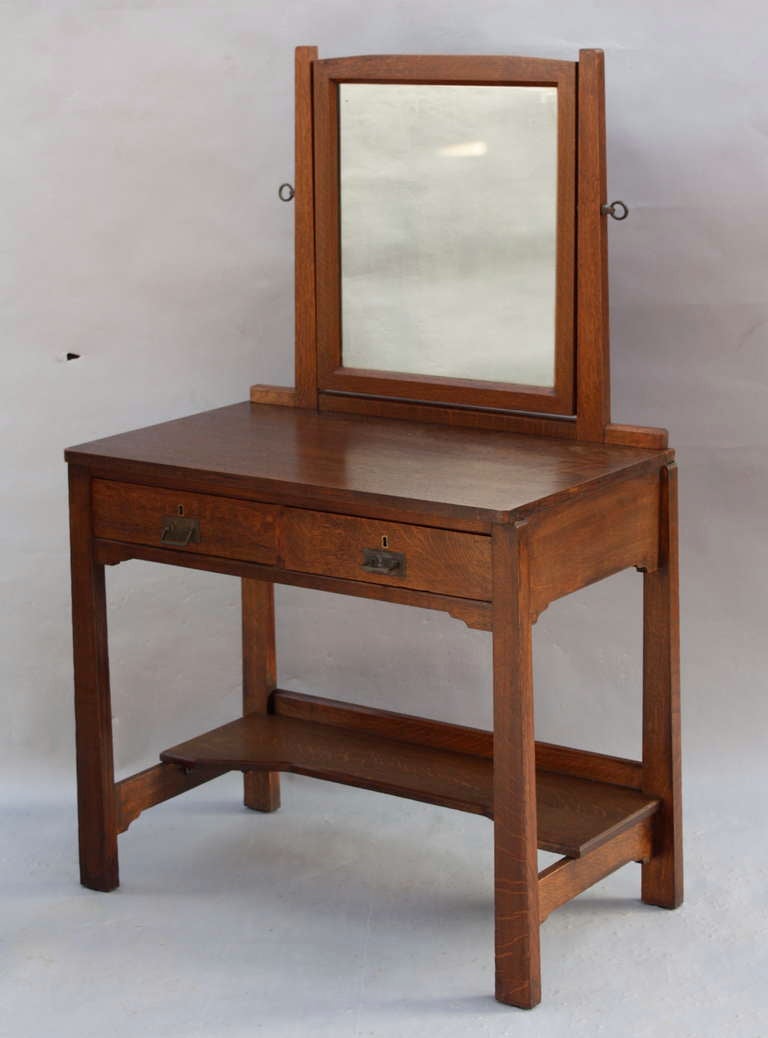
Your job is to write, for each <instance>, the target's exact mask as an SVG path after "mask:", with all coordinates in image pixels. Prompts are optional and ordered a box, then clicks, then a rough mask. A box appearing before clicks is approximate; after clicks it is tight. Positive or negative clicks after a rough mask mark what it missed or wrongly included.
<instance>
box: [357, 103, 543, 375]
mask: <svg viewBox="0 0 768 1038" xmlns="http://www.w3.org/2000/svg"><path fill="white" fill-rule="evenodd" d="M339 121H340V127H339V129H340V141H341V145H340V187H341V295H342V298H341V304H342V358H343V361H342V362H343V365H344V366H345V367H349V368H364V369H373V370H379V371H387V372H403V373H413V374H418V375H433V376H434V375H438V376H445V377H450V378H468V379H480V380H489V381H494V382H511V383H519V384H524V385H530V386H544V387H550V386H552V385H553V382H554V358H555V256H556V217H557V89H556V87H540V86H463V85H462V86H454V85H422V84H391V83H382V84H379V83H342V84H340V86H339Z"/></svg>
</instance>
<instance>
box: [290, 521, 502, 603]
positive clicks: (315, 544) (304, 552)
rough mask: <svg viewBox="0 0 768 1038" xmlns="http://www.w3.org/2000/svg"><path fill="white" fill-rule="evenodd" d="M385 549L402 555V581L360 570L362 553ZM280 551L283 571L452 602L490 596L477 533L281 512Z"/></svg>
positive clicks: (486, 558)
mask: <svg viewBox="0 0 768 1038" xmlns="http://www.w3.org/2000/svg"><path fill="white" fill-rule="evenodd" d="M384 544H386V545H387V549H388V550H389V551H393V552H398V553H400V554H402V555H404V556H405V567H406V569H405V575H404V576H401V575H397V576H383V575H381V574H373V573H368V572H366V571H365V570H364V569H363V568H362V563H363V552H364V550H365V549H366V548H372V549H374V550H378V549H380V548H381V547H383V545H384ZM279 550H280V558H281V560H282V564H283V566H284V567H285V568H286V569H291V570H303V571H305V572H310V573H325V574H328V575H332V576H336V577H346V578H348V579H350V580H362V581H365V582H366V583H375V584H389V585H396V586H398V587H409V588H416V589H421V590H424V591H435V592H437V593H438V594H442V595H453V596H455V597H457V598H475V599H480V600H488V599H490V597H491V539H490V537H483V536H480V535H478V534H473V533H455V532H453V531H451V530H435V529H433V528H431V527H428V526H406V525H405V524H404V523H393V522H382V521H379V520H376V519H358V518H356V517H353V516H348V515H329V514H328V513H326V512H311V511H305V510H303V509H299V508H286V509H285V510H284V511H283V513H282V516H281V518H280V525H279Z"/></svg>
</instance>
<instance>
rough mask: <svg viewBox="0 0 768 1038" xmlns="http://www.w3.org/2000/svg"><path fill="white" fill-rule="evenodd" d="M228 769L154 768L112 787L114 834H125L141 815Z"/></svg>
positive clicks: (157, 766)
mask: <svg viewBox="0 0 768 1038" xmlns="http://www.w3.org/2000/svg"><path fill="white" fill-rule="evenodd" d="M227 771H229V768H198V769H196V770H195V771H190V772H187V771H185V770H184V769H183V768H181V767H179V765H178V764H153V765H152V767H150V768H145V769H144V771H139V772H137V773H136V774H135V775H129V776H128V778H124V779H121V781H120V782H116V783H115V804H116V808H115V810H116V815H117V831H118V832H119V833H122V832H125V830H126V829H127V828H128V826H129V825H130V824H131V822H133V821H135V820H136V819H137V818H138V817H139V815H140V814H141V812H142V811H146V810H147V808H148V807H154V806H155V804H162V803H163V801H165V800H170V799H171V798H172V797H176V796H178V795H179V794H180V793H186V792H187V790H189V789H194V788H195V786H200V785H202V784H203V783H204V782H210V781H211V779H215V778H218V777H219V775H224V774H225V773H226V772H227Z"/></svg>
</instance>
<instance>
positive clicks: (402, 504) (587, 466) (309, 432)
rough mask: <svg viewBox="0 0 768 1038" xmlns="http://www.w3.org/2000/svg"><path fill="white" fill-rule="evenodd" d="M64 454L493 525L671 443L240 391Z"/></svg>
mask: <svg viewBox="0 0 768 1038" xmlns="http://www.w3.org/2000/svg"><path fill="white" fill-rule="evenodd" d="M65 457H66V459H67V461H68V462H70V463H71V464H78V465H84V466H87V467H88V468H90V469H91V470H92V472H93V474H94V475H95V476H100V477H104V478H111V479H122V480H126V481H128V482H134V483H150V484H153V485H164V486H172V487H178V488H187V489H190V490H193V489H195V490H200V491H207V492H209V493H218V494H224V495H232V496H239V497H246V498H250V499H253V500H268V501H275V502H277V503H283V504H290V505H294V506H296V505H299V506H301V505H304V506H305V507H310V508H324V509H333V510H336V511H344V512H348V513H349V514H355V515H362V514H369V515H373V516H376V515H379V516H382V517H390V518H392V517H393V516H395V515H402V516H403V518H410V519H411V520H412V521H414V522H416V521H420V520H421V521H426V522H430V523H442V522H444V523H445V524H446V525H450V526H451V527H453V528H456V529H476V530H487V529H488V528H489V526H490V524H491V523H492V522H511V521H516V520H519V519H522V518H524V517H525V516H527V515H529V514H531V513H532V512H534V511H537V510H539V509H541V508H542V507H546V506H549V505H553V504H555V503H558V502H559V501H560V500H563V499H567V498H570V497H573V496H574V495H580V494H582V493H584V492H587V491H589V490H590V489H594V488H596V487H598V486H600V485H602V484H604V483H606V482H610V481H613V480H615V479H617V478H621V477H622V476H625V475H629V474H640V473H641V472H643V471H651V470H652V469H655V468H658V467H659V466H661V465H662V464H664V463H665V462H668V461H669V460H670V459H671V458H672V457H673V453H672V452H671V451H668V450H645V449H641V448H638V447H617V446H612V445H607V444H594V443H581V442H576V441H573V440H559V439H551V438H543V437H536V436H527V435H523V434H519V433H509V432H496V431H491V430H478V429H468V428H454V427H449V426H445V425H437V424H431V423H425V422H411V421H402V420H398V419H389V418H371V417H368V416H357V415H338V414H330V413H318V412H315V411H307V410H300V409H297V408H292V407H279V406H270V405H266V404H252V403H247V402H244V403H238V404H232V405H230V406H228V407H221V408H217V409H216V410H213V411H204V412H202V413H200V414H195V415H191V416H189V417H187V418H180V419H177V420H176V421H170V422H163V423H162V424H160V425H153V426H148V427H146V428H143V429H137V430H134V431H132V432H126V433H121V434H119V435H117V436H110V437H107V438H106V439H103V440H96V441H94V442H92V443H85V444H80V445H79V446H76V447H70V448H69V449H68V450H67V451H66V453H65Z"/></svg>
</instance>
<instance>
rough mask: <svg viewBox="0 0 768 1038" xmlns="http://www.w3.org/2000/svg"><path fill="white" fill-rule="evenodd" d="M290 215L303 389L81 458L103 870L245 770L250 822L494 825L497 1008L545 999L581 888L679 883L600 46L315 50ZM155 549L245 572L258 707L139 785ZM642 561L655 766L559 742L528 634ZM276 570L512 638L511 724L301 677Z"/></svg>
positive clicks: (664, 473) (658, 610)
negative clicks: (129, 683) (617, 322)
mask: <svg viewBox="0 0 768 1038" xmlns="http://www.w3.org/2000/svg"><path fill="white" fill-rule="evenodd" d="M294 206H295V246H296V251H295V265H296V269H295V272H296V289H295V291H296V298H295V306H296V347H295V349H296V380H295V387H294V388H281V387H269V386H254V387H252V389H251V395H250V401H248V402H245V403H240V404H235V405H233V406H228V407H222V408H220V409H218V410H213V411H209V412H206V413H203V414H197V415H193V416H192V417H188V418H183V419H180V420H178V421H172V422H166V423H164V424H161V425H156V426H153V427H151V428H146V429H141V430H138V431H134V432H129V433H125V434H122V435H117V436H113V437H110V438H107V439H103V440H99V441H97V442H94V443H89V444H84V445H81V446H78V447H72V448H70V449H69V450H68V451H67V452H66V459H67V461H68V463H69V479H70V517H71V556H72V609H73V630H74V663H75V708H76V722H77V725H76V730H77V777H78V807H79V840H80V869H81V880H82V883H83V884H84V885H85V886H87V887H90V888H92V889H94V890H102V891H108V890H113V889H114V888H115V887H117V885H118V855H117V842H118V834H119V833H121V832H123V831H124V830H125V829H126V828H127V827H128V826H129V825H130V824H131V823H132V822H133V821H134V820H135V819H136V818H137V817H138V816H139V814H140V813H141V812H142V811H145V810H146V809H148V808H150V807H152V806H153V805H155V804H158V803H160V802H162V801H164V800H167V799H169V798H170V797H174V796H176V795H178V794H180V793H183V792H184V791H186V790H189V789H192V788H193V787H195V786H197V785H199V784H200V783H203V782H207V781H209V780H211V779H214V778H216V777H217V776H219V775H221V774H223V773H225V772H228V771H232V770H236V771H242V772H243V773H244V784H245V792H244V802H245V804H246V806H247V807H249V808H252V809H253V810H255V811H274V810H275V809H276V808H277V807H278V806H279V803H280V788H279V772H281V771H291V772H297V773H299V774H302V775H309V776H315V777H317V778H321V779H326V780H330V781H333V782H340V783H346V784H348V785H352V786H359V787H364V788H366V789H370V790H377V791H380V792H384V793H389V794H393V795H396V796H401V797H410V798H412V799H415V800H420V801H425V802H428V803H432V804H438V805H443V806H445V807H451V808H455V809H458V810H462V811H470V812H475V813H477V814H482V815H485V816H487V817H488V818H489V819H491V820H492V823H493V840H494V861H495V870H494V871H495V881H494V882H495V891H494V894H495V918H496V926H495V940H496V998H497V999H498V1000H499V1001H501V1002H505V1003H508V1004H510V1005H515V1006H520V1007H525V1008H530V1007H532V1006H534V1005H535V1004H536V1003H537V1002H538V1001H539V1000H540V962H539V927H540V925H541V923H542V922H543V921H544V920H545V919H546V918H547V916H548V915H549V914H550V913H551V912H552V911H554V910H555V909H557V908H558V907H559V906H560V905H563V904H564V903H565V902H567V901H568V900H570V899H571V898H573V897H575V896H576V895H578V894H579V893H580V892H581V891H583V890H585V889H586V888H588V887H589V886H591V885H592V884H594V883H595V882H597V881H598V880H600V879H602V878H603V877H605V876H606V875H608V874H609V873H611V872H612V871H614V870H615V869H618V868H619V867H621V866H623V865H625V864H627V863H630V862H641V863H642V890H641V893H642V899H643V901H644V902H646V903H647V904H649V905H658V906H661V907H665V908H674V907H676V906H677V905H679V904H680V902H681V900H682V858H681V824H680V717H679V668H678V591H677V491H676V486H677V484H676V470H675V464H674V455H673V453H672V451H670V450H669V449H668V447H667V436H666V432H665V431H664V430H661V429H652V428H641V427H637V426H627V425H617V424H613V423H612V421H611V415H610V403H609V392H610V384H609V369H608V292H607V242H606V238H607V226H606V225H607V219H608V216H609V215H610V213H609V210H610V208H611V207H610V206H609V205H608V203H607V199H606V174H605V118H604V87H603V55H602V52H601V51H598V50H584V51H581V52H580V54H579V60H578V62H571V61H553V60H543V59H532V58H516V57H469V56H463V57H438V56H375V57H355V58H343V59H332V60H320V59H319V58H318V55H317V51H316V49H315V48H312V47H299V48H298V49H297V51H296V170H295V199H294ZM613 211H614V212H616V210H613ZM131 559H142V560H146V561H149V562H156V563H163V564H166V565H174V566H183V567H188V568H193V569H201V570H210V571H213V572H216V573H224V574H229V575H231V576H233V577H238V578H240V581H241V585H242V627H243V712H242V716H241V717H238V718H235V719H234V720H232V721H231V722H230V723H228V724H225V725H224V726H222V727H220V728H217V729H215V730H213V731H210V732H206V733H205V734H203V735H200V736H198V737H197V738H193V739H191V740H188V741H187V742H184V743H181V744H179V745H177V746H173V747H170V748H167V749H164V750H162V752H160V754H159V762H158V763H157V764H155V765H154V766H152V767H150V768H148V769H147V770H145V771H142V772H140V773H138V774H135V775H132V776H130V777H128V778H125V779H123V780H122V781H119V782H116V781H115V777H114V770H113V749H112V723H111V712H110V690H109V665H108V654H107V618H106V606H105V567H106V566H112V565H116V564H121V563H124V562H127V561H128V560H131ZM630 567H634V568H635V569H637V570H638V571H640V573H641V574H642V580H643V583H644V607H643V637H644V650H643V725H642V727H643V740H642V742H643V744H642V759H641V760H627V759H623V758H618V757H613V756H609V755H606V754H602V753H595V752H588V751H584V750H580V749H574V748H570V747H566V746H556V745H552V744H548V743H542V742H537V741H536V740H535V735H534V693H533V681H532V658H531V656H532V629H533V625H534V624H535V622H536V620H537V618H538V616H539V615H540V614H541V612H542V610H544V609H545V608H546V607H547V606H548V605H549V603H550V602H552V601H554V600H555V599H558V598H561V597H562V596H564V595H568V594H570V593H572V592H574V591H577V590H578V589H579V588H582V587H584V586H586V585H588V584H590V583H593V582H594V581H597V580H602V579H603V578H606V577H608V576H610V575H612V574H615V573H618V572H619V571H621V570H624V569H627V568H630ZM275 584H289V585H295V586H298V587H306V588H316V589H320V590H323V591H331V592H335V593H339V594H344V595H351V596H359V597H363V598H373V599H378V600H380V601H384V602H391V603H396V604H398V605H401V606H418V607H421V608H427V609H437V610H442V611H444V612H446V613H448V614H449V615H450V616H452V617H454V618H455V619H456V620H457V621H462V622H463V623H465V624H467V625H469V626H470V627H473V628H479V629H481V630H488V631H491V632H492V643H493V690H492V694H493V730H492V731H481V730H478V729H472V728H466V727H462V726H458V725H454V724H447V723H444V722H439V721H435V720H428V719H425V718H420V717H415V716H406V715H403V714H398V713H393V712H389V711H386V710H379V709H372V708H368V707H364V706H360V705H355V704H352V703H346V702H343V701H338V700H329V699H323V698H319V697H316V696H313V695H310V694H299V693H296V692H288V691H283V690H281V689H280V688H278V687H277V682H276V659H275V641H274V608H273V587H274V585H275ZM489 691H490V690H489ZM342 700H343V695H342ZM537 848H542V849H545V850H548V851H553V852H556V853H557V854H559V855H560V858H559V860H557V861H556V862H555V864H553V865H551V866H550V867H548V868H546V869H544V870H543V871H542V872H541V873H539V872H538V871H537ZM436 867H439V865H438V866H436ZM319 954H321V950H320V949H318V955H319ZM594 983H595V989H596V990H597V989H598V988H599V984H600V979H599V977H597V976H596V977H595V981H594ZM627 983H628V984H630V985H631V983H632V981H631V979H629V980H628V982H627ZM449 990H450V988H449V987H447V988H446V996H447V995H448V993H449Z"/></svg>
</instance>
